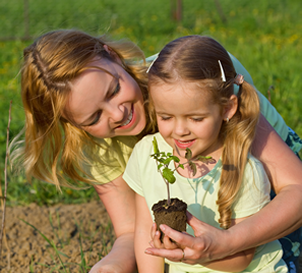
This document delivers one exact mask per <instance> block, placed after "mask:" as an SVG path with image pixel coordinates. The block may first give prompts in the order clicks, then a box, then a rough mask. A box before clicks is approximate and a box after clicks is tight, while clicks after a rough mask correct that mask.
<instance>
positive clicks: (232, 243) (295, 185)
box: [148, 116, 302, 264]
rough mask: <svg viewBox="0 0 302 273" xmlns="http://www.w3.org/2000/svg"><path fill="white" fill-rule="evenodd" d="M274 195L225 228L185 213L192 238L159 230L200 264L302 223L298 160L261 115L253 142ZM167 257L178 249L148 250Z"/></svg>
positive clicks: (301, 174) (301, 171)
mask: <svg viewBox="0 0 302 273" xmlns="http://www.w3.org/2000/svg"><path fill="white" fill-rule="evenodd" d="M253 154H254V155H255V156H256V157H258V158H259V159H260V160H261V161H262V163H263V165H264V167H265V169H266V171H267V173H268V175H269V178H270V180H271V184H272V187H273V189H274V190H275V192H276V193H277V196H276V197H275V198H274V199H273V200H272V201H271V202H270V203H269V204H268V205H267V206H265V207H264V208H263V209H261V210H260V211H259V212H257V213H256V214H254V215H253V216H251V217H249V218H247V219H246V220H245V221H242V222H241V223H239V224H237V225H235V226H234V227H232V228H230V229H228V230H219V229H216V228H214V227H212V226H209V225H207V224H206V223H203V222H201V221H199V220H198V219H196V218H195V217H193V216H191V215H188V219H189V220H188V223H189V224H190V225H191V226H192V227H193V230H194V232H196V233H195V236H196V237H192V236H190V235H188V234H183V233H180V232H177V231H174V230H172V229H171V228H169V227H167V226H163V228H164V230H163V232H164V233H165V234H166V235H167V236H169V237H170V238H172V239H173V240H175V241H176V242H177V243H178V244H180V245H182V246H183V247H187V248H188V250H190V251H188V255H187V252H186V259H185V260H184V262H187V263H190V264H194V263H201V264H202V263H204V262H208V261H212V260H216V259H222V258H224V257H226V256H230V255H234V254H235V253H237V252H238V251H243V250H246V249H250V248H253V247H256V246H259V245H262V244H265V243H267V242H270V241H273V240H275V239H278V238H281V237H283V236H285V235H288V234H289V233H291V232H293V231H294V230H296V229H298V228H299V227H301V226H302V210H301V207H302V198H301V196H302V162H301V161H300V160H299V159H298V157H297V156H296V155H295V154H294V153H293V152H292V151H291V150H290V148H289V147H288V146H287V145H286V144H285V143H284V141H283V140H282V139H281V138H280V137H279V136H278V134H277V133H276V132H275V130H274V129H273V128H272V127H271V126H270V125H269V123H268V122H267V121H266V119H265V118H264V117H263V116H261V118H260V122H259V125H258V128H257V135H256V139H255V141H254V143H253ZM148 252H149V253H150V254H153V255H157V256H160V257H166V258H168V259H171V260H180V259H181V258H182V251H180V250H179V249H174V250H166V249H156V248H151V249H148Z"/></svg>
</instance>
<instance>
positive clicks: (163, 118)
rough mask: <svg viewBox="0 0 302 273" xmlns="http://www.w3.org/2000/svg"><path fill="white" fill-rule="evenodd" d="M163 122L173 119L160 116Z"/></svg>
mask: <svg viewBox="0 0 302 273" xmlns="http://www.w3.org/2000/svg"><path fill="white" fill-rule="evenodd" d="M159 118H160V119H161V120H169V119H171V117H163V116H160V117H159Z"/></svg>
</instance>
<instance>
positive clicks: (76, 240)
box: [0, 201, 115, 273]
mask: <svg viewBox="0 0 302 273" xmlns="http://www.w3.org/2000/svg"><path fill="white" fill-rule="evenodd" d="M0 212H1V215H2V211H1V210H0ZM21 219H22V220H24V221H26V222H28V223H29V224H31V225H32V226H34V227H35V228H36V229H37V230H36V229H34V228H33V227H31V226H29V225H28V224H26V223H24V222H23V221H22V220H21ZM5 226H6V239H7V245H8V248H9V251H8V249H7V247H6V243H5V240H3V243H2V257H1V261H0V271H1V272H3V273H4V272H13V273H18V272H22V273H24V272H37V273H38V272H43V273H44V272H63V270H62V269H63V267H62V266H60V260H59V257H58V256H57V255H56V251H55V250H54V248H53V247H50V245H49V243H48V242H47V240H45V239H44V238H43V236H42V235H41V234H40V232H41V233H43V234H44V235H45V236H46V237H47V238H48V239H49V240H50V241H53V242H54V244H55V246H56V248H57V249H58V251H60V252H62V253H64V254H65V255H66V256H68V257H65V256H64V255H63V254H60V258H61V259H62V262H61V264H62V263H63V264H64V265H65V268H66V269H67V272H88V271H89V268H88V267H86V268H85V266H84V263H85V262H86V265H87V266H89V267H92V266H93V265H94V264H95V263H96V262H97V261H98V260H100V258H102V257H103V256H105V255H106V254H107V253H108V252H109V251H110V249H111V247H112V243H113V242H114V240H115V235H114V231H113V228H112V224H111V222H110V219H109V216H108V214H107V212H106V210H105V207H104V205H103V204H102V203H101V202H100V201H94V202H91V203H87V204H79V205H56V206H54V207H39V206H37V205H35V204H32V205H30V206H28V207H13V208H10V207H8V208H6V221H5ZM81 254H82V255H84V258H82V256H81ZM83 261H85V262H83ZM81 265H82V266H81Z"/></svg>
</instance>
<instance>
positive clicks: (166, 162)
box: [164, 157, 173, 165]
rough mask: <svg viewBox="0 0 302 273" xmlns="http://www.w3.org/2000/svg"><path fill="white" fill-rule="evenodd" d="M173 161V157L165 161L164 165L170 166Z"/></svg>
mask: <svg viewBox="0 0 302 273" xmlns="http://www.w3.org/2000/svg"><path fill="white" fill-rule="evenodd" d="M172 160H173V158H172V157H169V158H167V159H165V161H164V164H165V165H169V163H170V162H171V161H172Z"/></svg>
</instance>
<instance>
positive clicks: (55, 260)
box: [20, 213, 106, 273]
mask: <svg viewBox="0 0 302 273" xmlns="http://www.w3.org/2000/svg"><path fill="white" fill-rule="evenodd" d="M20 220H21V221H22V222H24V223H25V224H26V225H28V226H30V227H32V228H33V229H34V230H35V231H36V232H37V233H38V234H39V235H40V236H42V237H43V239H44V240H45V241H46V242H47V243H48V246H49V249H51V250H52V251H49V249H48V252H49V255H50V257H51V264H42V263H35V262H34V258H33V257H32V258H31V263H30V265H29V270H30V272H36V269H35V267H36V266H39V267H42V268H47V269H48V271H47V272H62V273H63V272H64V273H70V272H72V271H73V270H76V272H80V273H84V272H87V271H88V270H89V269H90V268H91V266H89V263H90V259H89V255H88V259H86V256H87V255H86V256H85V252H87V253H90V252H91V251H92V246H93V237H94V235H95V234H96V232H97V231H96V232H94V233H93V234H91V235H90V237H89V238H83V237H84V236H83V234H82V226H81V225H80V224H78V223H77V221H76V220H75V224H76V226H77V230H79V247H80V250H79V251H80V255H81V258H80V262H79V263H71V262H68V261H69V260H70V259H71V257H69V256H68V255H66V254H65V253H64V252H62V251H63V249H64V247H65V246H66V245H68V243H69V242H66V241H65V240H64V239H65V238H62V230H61V227H60V218H59V215H57V220H58V224H57V227H55V225H54V223H53V221H52V217H51V213H50V214H49V223H50V225H51V227H52V229H53V232H54V234H55V238H56V240H51V239H49V238H48V237H47V236H46V235H45V234H43V233H42V232H41V231H40V230H39V229H38V228H37V227H35V226H34V225H32V224H30V223H29V222H27V221H25V220H23V219H20ZM57 228H58V232H57V231H56V229H57ZM83 240H88V241H91V244H90V248H89V250H88V251H87V250H84V249H83V247H82V241H83ZM103 248H106V245H103ZM53 253H54V255H53ZM64 258H65V259H64ZM66 260H67V261H66ZM71 266H72V268H73V270H72V271H71V269H70V268H71ZM73 272H74V271H73Z"/></svg>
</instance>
